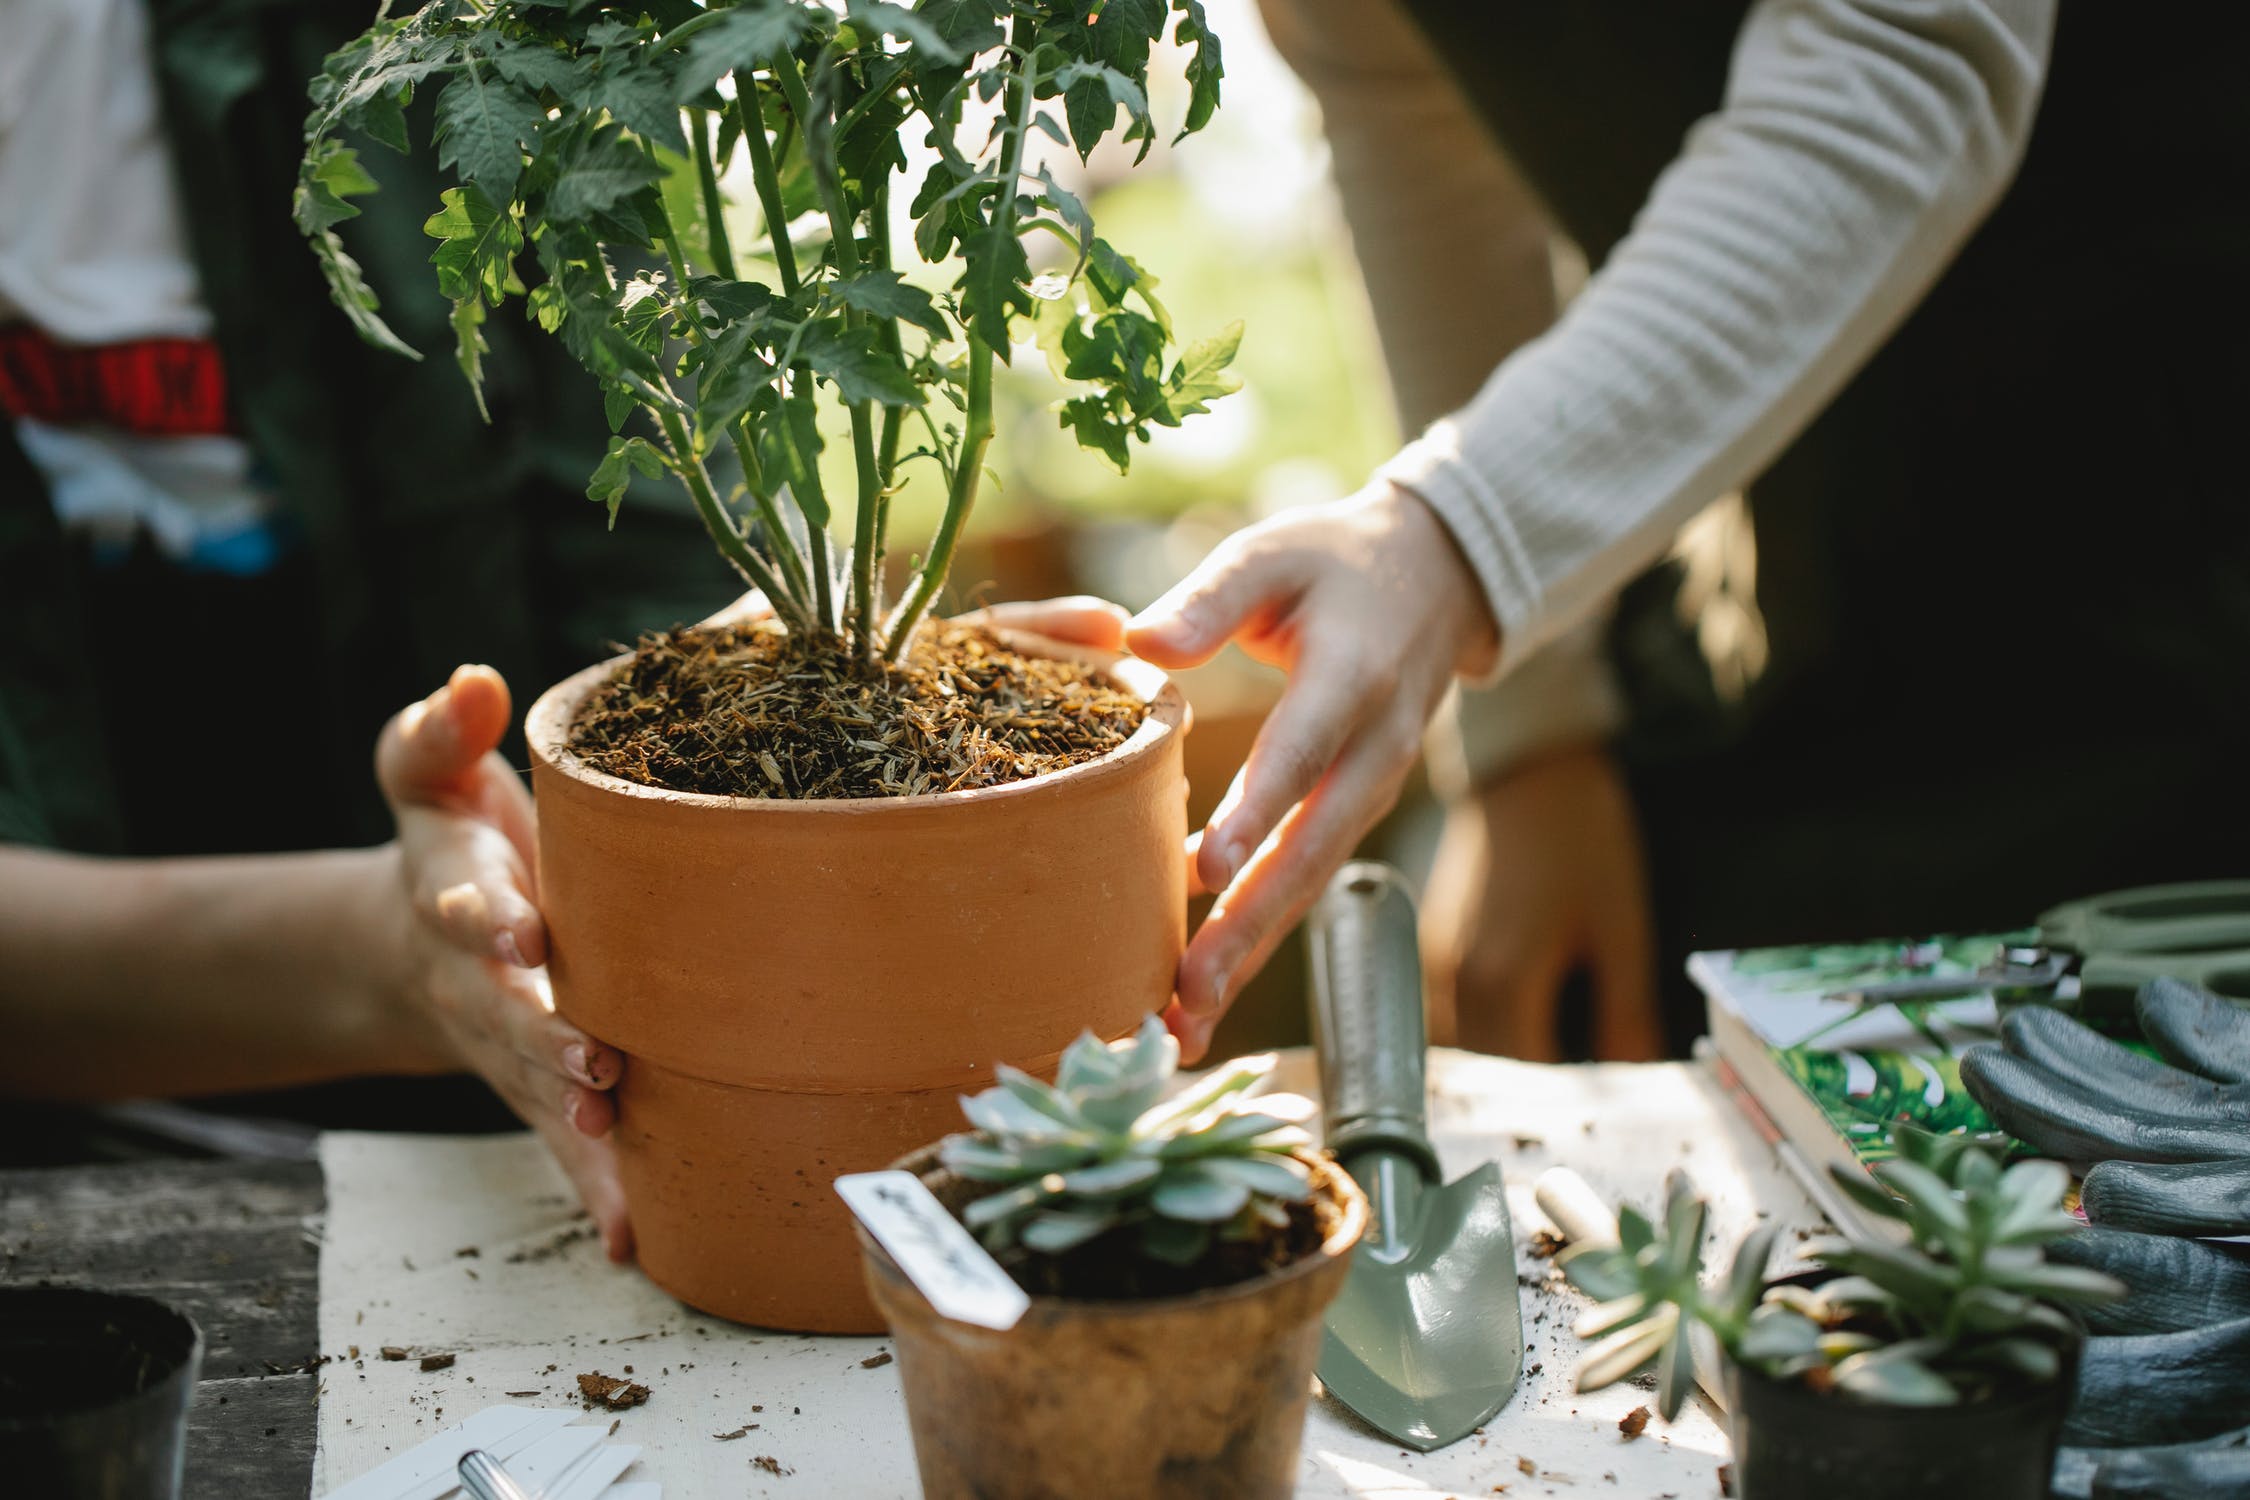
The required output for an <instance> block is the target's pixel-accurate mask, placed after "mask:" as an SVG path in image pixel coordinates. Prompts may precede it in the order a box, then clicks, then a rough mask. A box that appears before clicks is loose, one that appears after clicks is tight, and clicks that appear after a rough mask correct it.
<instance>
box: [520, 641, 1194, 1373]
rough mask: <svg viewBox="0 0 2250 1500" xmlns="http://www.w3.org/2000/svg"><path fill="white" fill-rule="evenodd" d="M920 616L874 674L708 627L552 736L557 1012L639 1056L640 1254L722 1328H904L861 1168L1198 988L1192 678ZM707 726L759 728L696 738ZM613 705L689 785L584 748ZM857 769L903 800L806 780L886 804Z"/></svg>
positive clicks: (559, 699) (543, 756)
mask: <svg viewBox="0 0 2250 1500" xmlns="http://www.w3.org/2000/svg"><path fill="white" fill-rule="evenodd" d="M925 633H926V634H929V635H930V636H931V637H932V642H931V643H930V644H929V646H928V649H927V650H926V651H925V652H923V653H922V654H919V655H917V656H915V657H913V658H910V660H909V662H908V663H907V665H906V667H905V668H904V669H902V670H901V672H899V673H884V674H882V675H880V676H869V675H865V669H864V668H858V667H848V666H844V665H842V664H840V663H838V662H837V661H836V660H835V659H833V658H814V659H809V660H808V659H805V658H802V657H799V656H797V655H796V654H794V653H795V648H794V647H793V646H791V645H790V643H788V642H787V641H786V640H785V639H783V638H781V637H779V636H777V635H775V634H773V633H772V632H770V631H767V630H763V629H750V630H743V629H740V628H735V629H731V630H728V631H725V632H700V633H699V632H687V633H685V634H684V635H682V636H677V637H667V638H665V641H666V643H667V645H666V648H665V651H663V652H648V653H643V654H642V655H640V656H639V657H637V658H635V659H633V660H632V661H630V662H626V663H611V664H608V665H605V666H598V667H593V668H589V669H588V670H587V671H585V672H582V673H579V674H578V675H576V676H574V677H572V678H570V679H568V680H567V681H565V682H563V683H560V684H558V685H557V686H555V687H554V688H552V689H550V690H549V691H548V693H546V694H545V695H544V696H543V697H542V698H541V699H540V700H539V702H538V703H537V704H535V705H534V706H533V708H532V710H531V714H530V719H529V722H528V724H527V726H526V729H527V735H528V738H529V740H530V743H531V749H532V782H533V787H534V791H535V794H536V796H537V799H538V804H539V846H540V848H539V872H538V873H539V899H540V906H541V909H542V911H543V912H544V913H545V915H546V918H547V924H548V932H549V939H550V941H549V953H550V961H549V972H550V974H551V977H552V979H553V981H554V987H555V998H556V1004H557V1007H558V1009H560V1011H561V1012H562V1014H564V1015H565V1016H567V1017H568V1018H569V1019H570V1020H571V1021H572V1022H573V1023H575V1024H576V1025H578V1026H580V1027H582V1028H584V1029H585V1030H586V1031H587V1032H589V1033H590V1034H592V1035H594V1036H596V1037H599V1038H601V1039H602V1040H603V1041H605V1042H607V1043H609V1044H610V1045H612V1046H614V1047H616V1048H617V1049H618V1050H620V1051H621V1052H623V1053H624V1054H625V1055H626V1057H627V1058H628V1063H627V1066H626V1070H625V1075H624V1078H623V1080H622V1082H621V1083H620V1085H619V1087H618V1090H617V1101H618V1125H617V1130H616V1136H615V1139H616V1143H617V1148H618V1165H619V1174H620V1177H621V1179H622V1182H623V1185H624V1188H625V1193H626V1198H627V1202H628V1204H629V1207H630V1210H631V1213H632V1218H633V1226H634V1233H635V1238H636V1241H637V1243H638V1247H639V1256H640V1263H641V1266H642V1268H643V1270H645V1271H646V1272H647V1273H648V1275H649V1276H650V1277H651V1278H652V1279H653V1280H655V1281H656V1282H657V1283H658V1284H659V1285H660V1286H662V1287H664V1288H665V1289H666V1290H667V1291H670V1292H672V1293H673V1294H674V1295H675V1296H678V1297H680V1298H681V1299H682V1300H683V1301H686V1302H688V1303H690V1304H692V1305H694V1306H695V1307H698V1308H700V1309H702V1310H704V1311H706V1312H710V1313H714V1314H717V1315H718V1316H721V1317H726V1318H731V1319H734V1320H737V1321H741V1322H749V1323H758V1324H764V1325H767V1326H771V1327H779V1328H789V1329H797V1330H802V1331H808V1332H837V1333H845V1332H864V1333H871V1332H876V1331H878V1330H880V1328H881V1327H882V1320H881V1318H880V1317H879V1316H878V1315H877V1313H876V1311H875V1308H874V1307H873V1305H872V1304H871V1303H870V1302H869V1301H868V1298H867V1291H866V1286H865V1282H864V1280H863V1278H862V1276H861V1274H860V1269H859V1264H858V1256H857V1255H856V1254H855V1253H854V1250H853V1240H852V1225H851V1218H850V1215H849V1213H848V1212H846V1210H845V1209H844V1207H843V1204H842V1201H841V1200H840V1199H839V1198H837V1197H836V1195H835V1191H834V1188H833V1187H832V1185H831V1184H832V1183H833V1181H834V1179H835V1178H836V1177H837V1176H838V1175H840V1174H843V1173H846V1172H858V1171H872V1170H875V1169H877V1168H880V1167H882V1166H883V1165H884V1164H886V1163H887V1162H890V1161H892V1160H894V1159H895V1158H897V1157H898V1156H899V1155H900V1154H901V1153H902V1152H904V1151H907V1150H910V1149H912V1147H913V1146H914V1145H915V1144H917V1143H919V1142H923V1141H928V1140H931V1139H933V1138H935V1137H936V1136H938V1135H941V1134H943V1133H944V1132H945V1131H946V1130H948V1129H951V1128H954V1127H956V1126H957V1125H958V1123H959V1120H960V1105H959V1097H960V1095H962V1094H963V1093H967V1092H973V1091H974V1090H976V1089H977V1088H980V1087H982V1086H984V1085H985V1084H986V1083H988V1082H989V1081H990V1080H991V1077H992V1066H993V1063H994V1061H995V1060H1002V1061H1006V1062H1009V1063H1012V1064H1014V1065H1015V1066H1017V1067H1021V1068H1024V1069H1026V1070H1028V1071H1031V1072H1034V1073H1038V1072H1044V1071H1050V1070H1051V1069H1052V1068H1053V1067H1054V1065H1055V1063H1056V1061H1057V1060H1058V1059H1059V1057H1060V1055H1061V1052H1062V1050H1063V1048H1064V1047H1066V1046H1068V1045H1069V1043H1070V1042H1071V1041H1072V1040H1073V1039H1074V1038H1075V1037H1076V1036H1077V1035H1078V1034H1079V1033H1080V1032H1081V1031H1082V1030H1092V1031H1093V1032H1095V1033H1096V1034H1098V1035H1100V1036H1103V1037H1115V1036H1121V1035H1123V1034H1125V1033H1126V1032H1128V1031H1130V1030H1131V1029H1132V1027H1133V1026H1134V1025H1135V1023H1137V1022H1138V1021H1139V1020H1140V1019H1141V1017H1142V1016H1144V1015H1145V1014H1146V1013H1148V1012H1149V1011H1151V1010H1156V1009H1161V1008H1162V1006H1163V1004H1164V1003H1165V1000H1166V997H1167V996H1168V995H1169V994H1170V992H1171V987H1172V980H1173V976H1174V972H1175V970H1176V968H1177V965H1178V962H1179V955H1180V950H1181V947H1182V945H1183V944H1184V942H1185V939H1186V920H1187V918H1186V912H1187V893H1186V873H1187V872H1186V864H1185V861H1184V859H1183V857H1182V854H1181V850H1182V846H1183V844H1184V842H1185V839H1186V835H1187V828H1186V816H1185V781H1184V777H1183V776H1182V774H1181V770H1180V764H1181V749H1182V745H1183V742H1184V739H1185V735H1186V729H1187V709H1186V705H1185V703H1184V702H1183V701H1182V700H1181V698H1180V696H1179V693H1178V692H1177V690H1176V689H1174V688H1172V687H1171V685H1170V684H1169V683H1168V682H1167V681H1166V680H1165V678H1164V676H1163V674H1162V673H1161V672H1159V671H1157V670H1156V669H1155V668H1153V667H1150V666H1149V665H1148V664H1147V663H1145V662H1139V661H1134V660H1132V659H1130V658H1114V657H1105V656H1100V655H1098V654H1083V655H1074V654H1073V653H1072V652H1071V651H1070V649H1069V648H1065V647H1062V646H1059V645H1057V644H1056V643H1053V642H1046V643H1040V642H1037V641H1036V640H1034V639H1032V638H1028V637H1019V636H1015V635H1009V636H1008V637H1006V639H1005V640H1001V639H996V638H994V637H991V636H988V635H985V634H983V633H982V632H979V631H976V630H973V629H968V628H963V627H950V626H948V627H930V628H928V630H926V632H925ZM730 652H731V653H737V654H736V655H735V656H734V657H733V658H732V665H731V666H729V665H728V660H727V658H728V653H730ZM667 654H668V655H669V657H670V658H671V659H670V660H669V661H667V660H664V659H661V658H663V657H665V656H666V655H667ZM689 661H692V664H686V663H687V662H689ZM777 665H788V666H789V667H790V670H787V671H784V672H780V673H778V674H777V673H776V672H775V671H774V670H772V668H773V667H775V666H777ZM621 671H622V673H623V680H624V686H623V687H622V688H621V687H620V685H619V680H620V673H621ZM699 683H700V684H701V686H698V685H697V684H699ZM1041 683H1044V684H1046V686H1045V687H1044V688H1042V687H1040V686H1039V684H1041ZM761 692H762V693H764V694H765V696H764V697H758V698H754V699H753V701H751V702H749V703H747V704H746V703H744V702H743V699H744V698H745V697H746V696H749V695H754V694H759V693H761ZM807 695H809V696H807ZM597 700H599V701H600V702H601V704H602V707H601V708H600V709H599V710H598V711H597V712H595V713H594V714H593V715H592V716H591V717H589V716H588V715H586V714H582V713H581V708H582V707H583V706H585V705H588V704H590V703H594V702H596V701H597ZM775 705H779V706H778V707H777V706H775ZM839 706H841V707H842V708H844V709H847V710H849V712H847V713H837V712H835V711H834V710H835V709H836V708H837V707H839ZM886 712H888V713H890V715H891V717H890V718H889V719H888V720H887V721H886V720H885V718H884V714H885V713H886ZM698 713H700V715H701V717H702V719H703V721H704V722H705V723H706V726H707V727H709V720H710V719H711V718H712V715H713V714H714V713H717V714H719V715H720V716H721V717H724V716H726V715H729V714H739V715H740V716H741V717H743V718H746V719H752V720H754V721H755V722H756V723H757V724H758V725H761V726H763V727H762V728H761V729H760V730H759V735H760V736H762V738H760V737H758V736H750V737H745V736H744V735H742V734H735V735H734V737H733V738H732V739H731V740H730V739H729V738H728V737H727V735H726V734H725V733H717V734H714V735H713V736H711V738H712V739H714V740H716V742H717V743H716V746H713V745H708V744H706V743H705V737H704V736H703V735H701V734H694V735H683V734H681V733H680V732H678V731H677V730H676V728H675V727H674V726H675V725H676V724H677V723H684V722H688V721H691V720H693V719H695V718H696V717H697V715H698ZM854 715H857V716H858V717H860V718H863V719H865V720H866V721H867V722H866V723H857V722H854V721H853V716H854ZM604 721H606V724H607V729H608V730H610V731H615V732H606V733H605V735H604V739H605V741H606V744H607V747H608V749H610V750H616V749H619V748H620V747H624V748H625V749H626V750H627V752H628V753H630V754H633V755H637V756H638V757H639V758H640V761H641V762H643V763H645V764H646V765H647V767H648V768H649V769H648V773H647V774H648V776H649V778H650V779H658V780H661V779H664V778H666V777H670V778H672V779H675V780H686V781H687V782H688V788H687V789H681V788H678V787H674V786H668V785H667V786H654V785H649V784H647V783H646V781H645V780H644V781H636V780H633V779H629V778H627V777H623V776H615V775H610V774H607V773H605V772H603V771H601V770H599V769H598V768H597V767H596V766H595V765H594V764H592V763H590V761H589V759H588V757H589V756H593V757H594V758H596V759H599V758H601V756H602V754H603V753H604V745H603V744H597V743H592V742H587V743H586V746H585V749H586V753H585V754H581V753H580V752H579V749H578V748H577V744H576V743H575V741H577V740H578V739H579V738H580V737H579V736H578V735H577V733H576V731H575V730H574V728H573V726H574V725H579V724H581V723H582V722H589V723H590V722H604ZM840 723H841V724H843V725H844V726H845V727H844V728H843V729H839V728H838V727H837V726H838V725H839V724H840ZM717 727H718V728H719V729H721V730H724V729H725V728H726V727H727V726H725V725H720V726H717ZM734 727H735V728H737V729H739V728H740V727H741V726H740V725H739V724H737V725H735V726H734ZM886 728H888V729H892V730H896V731H897V733H898V734H899V735H901V736H912V737H914V738H915V740H916V743H917V745H918V746H919V748H918V749H917V750H916V754H915V756H913V757H909V756H907V755H905V754H903V753H902V754H899V755H897V756H894V755H892V754H891V753H890V751H891V747H890V745H889V744H887V743H886V742H885V741H884V740H883V738H882V735H881V731H882V730H883V729H886ZM858 739H864V740H866V741H868V743H867V744H855V743H852V741H854V740H858ZM839 745H841V746H842V748H840V749H839V748H838V747H839ZM943 756H950V757H954V758H953V759H951V760H945V759H941V758H940V757H943ZM769 758H770V759H771V760H772V761H773V762H774V765H773V767H772V768H771V771H769V769H768V767H767V765H766V761H767V759H769ZM894 761H895V764H894ZM613 764H614V762H613ZM619 769H621V770H633V769H635V767H634V766H630V765H621V766H619ZM1025 774H1028V779H1017V778H1018V777H1019V776H1021V775H1025ZM777 775H778V777H779V782H780V784H779V785H777V784H776V781H775V777H776V776H777ZM941 775H942V776H943V778H944V779H943V780H942V781H941V780H940V779H939V778H940V776H941ZM855 776H863V777H872V778H874V786H873V788H872V789H873V790H874V791H875V792H876V793H877V794H876V795H867V796H827V795H821V796H784V795H777V793H781V792H787V791H790V790H808V789H821V788H826V787H836V788H843V789H852V790H859V791H868V790H870V786H869V785H868V784H867V783H865V782H860V783H856V784H855V783H854V782H852V781H851V779H850V778H852V777H855ZM705 777H708V778H722V777H724V778H731V779H697V778H705ZM710 785H724V786H731V787H736V788H739V789H745V790H748V791H750V792H752V793H753V794H752V795H734V794H726V795H721V794H715V793H712V792H709V791H702V790H696V789H694V788H695V787H697V786H710ZM917 786H921V787H926V788H937V789H935V790H926V791H923V792H919V793H917V792H916V791H915V788H916V787H917ZM945 787H955V788H956V789H954V790H950V791H948V790H944V789H943V788H945ZM759 788H762V789H763V790H758V789H759Z"/></svg>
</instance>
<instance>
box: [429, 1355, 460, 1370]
mask: <svg viewBox="0 0 2250 1500" xmlns="http://www.w3.org/2000/svg"><path fill="white" fill-rule="evenodd" d="M422 1368H423V1369H424V1370H425V1371H427V1370H450V1369H452V1368H453V1356H452V1355H450V1354H425V1355H423V1356H422Z"/></svg>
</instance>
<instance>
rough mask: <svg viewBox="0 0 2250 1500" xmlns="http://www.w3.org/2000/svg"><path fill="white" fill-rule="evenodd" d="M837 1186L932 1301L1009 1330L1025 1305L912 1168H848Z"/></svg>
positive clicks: (965, 1319) (1026, 1298)
mask: <svg viewBox="0 0 2250 1500" xmlns="http://www.w3.org/2000/svg"><path fill="white" fill-rule="evenodd" d="M836 1191H837V1192H838V1193H839V1194H840V1195H842V1197H843V1200H844V1202H845V1204H846V1205H847V1206H849V1207H850V1209H851V1211H852V1212H853V1213H854V1214H856V1215H858V1217H859V1222H860V1223H862V1224H864V1225H866V1226H867V1232H868V1233H869V1234H871V1235H873V1236H875V1243H877V1244H878V1245H881V1246H882V1247H883V1248H884V1249H885V1250H887V1251H889V1252H890V1256H891V1259H892V1260H894V1261H896V1262H898V1268H899V1269H900V1270H901V1271H904V1272H905V1273H906V1279H907V1280H909V1281H911V1282H913V1283H914V1285H915V1286H916V1287H917V1288H918V1289H919V1290H920V1291H921V1293H922V1295H923V1296H925V1297H927V1298H929V1299H930V1306H932V1307H934V1308H936V1309H937V1310H938V1311H939V1312H940V1313H942V1314H943V1315H944V1316H946V1317H948V1318H952V1319H955V1320H956V1321H959V1322H962V1323H974V1324H975V1325H976V1326H977V1327H979V1328H1013V1327H1015V1326H1016V1320H1017V1319H1018V1318H1021V1317H1022V1316H1023V1315H1024V1311H1025V1309H1027V1308H1029V1307H1030V1306H1031V1297H1030V1295H1029V1294H1028V1293H1026V1292H1025V1291H1024V1289H1023V1288H1022V1287H1020V1286H1017V1285H1016V1284H1015V1282H1014V1281H1013V1280H1012V1279H1011V1278H1010V1277H1009V1275H1008V1273H1007V1272H1006V1271H1003V1270H1001V1269H1000V1263H999V1262H998V1261H996V1260H994V1259H993V1258H992V1256H991V1255H990V1254H989V1253H987V1252H986V1250H985V1248H984V1246H982V1245H980V1244H978V1243H977V1242H976V1237H975V1236H974V1235H972V1234H970V1233H969V1231H968V1230H967V1229H966V1228H965V1227H964V1226H963V1225H962V1223H961V1221H960V1220H959V1219H956V1218H954V1217H953V1215H951V1214H949V1213H947V1212H946V1211H945V1205H944V1204H942V1203H940V1202H938V1201H937V1199H936V1197H935V1196H933V1195H932V1194H931V1192H930V1190H929V1189H928V1188H926V1187H924V1186H922V1182H921V1179H920V1178H918V1177H916V1176H915V1175H914V1174H913V1173H912V1172H854V1173H852V1174H851V1175H849V1176H845V1177H839V1178H837V1179H836Z"/></svg>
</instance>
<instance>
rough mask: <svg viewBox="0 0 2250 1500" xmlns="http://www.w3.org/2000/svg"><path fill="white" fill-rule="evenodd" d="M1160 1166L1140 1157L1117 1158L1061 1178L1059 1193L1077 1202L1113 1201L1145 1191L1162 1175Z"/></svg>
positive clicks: (1063, 1175) (1069, 1173)
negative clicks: (1102, 1199) (1093, 1200)
mask: <svg viewBox="0 0 2250 1500" xmlns="http://www.w3.org/2000/svg"><path fill="white" fill-rule="evenodd" d="M1163 1171H1164V1168H1163V1166H1162V1165H1161V1164H1160V1163H1157V1162H1154V1161H1151V1160H1149V1159H1148V1158H1147V1157H1143V1156H1127V1157H1120V1158H1118V1159H1117V1160H1115V1161H1105V1162H1102V1163H1100V1164H1099V1165H1096V1166H1091V1167H1080V1168H1078V1169H1077V1170H1075V1171H1071V1172H1065V1173H1063V1174H1062V1185H1063V1191H1064V1192H1067V1193H1070V1194H1072V1195H1073V1196H1075V1197H1080V1198H1116V1197H1122V1196H1123V1195H1125V1194H1127V1193H1130V1192H1132V1191H1133V1190H1134V1189H1136V1188H1141V1187H1146V1186H1147V1185H1148V1184H1149V1183H1152V1182H1154V1181H1156V1179H1157V1178H1158V1177H1159V1176H1161V1175H1162V1174H1163Z"/></svg>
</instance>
